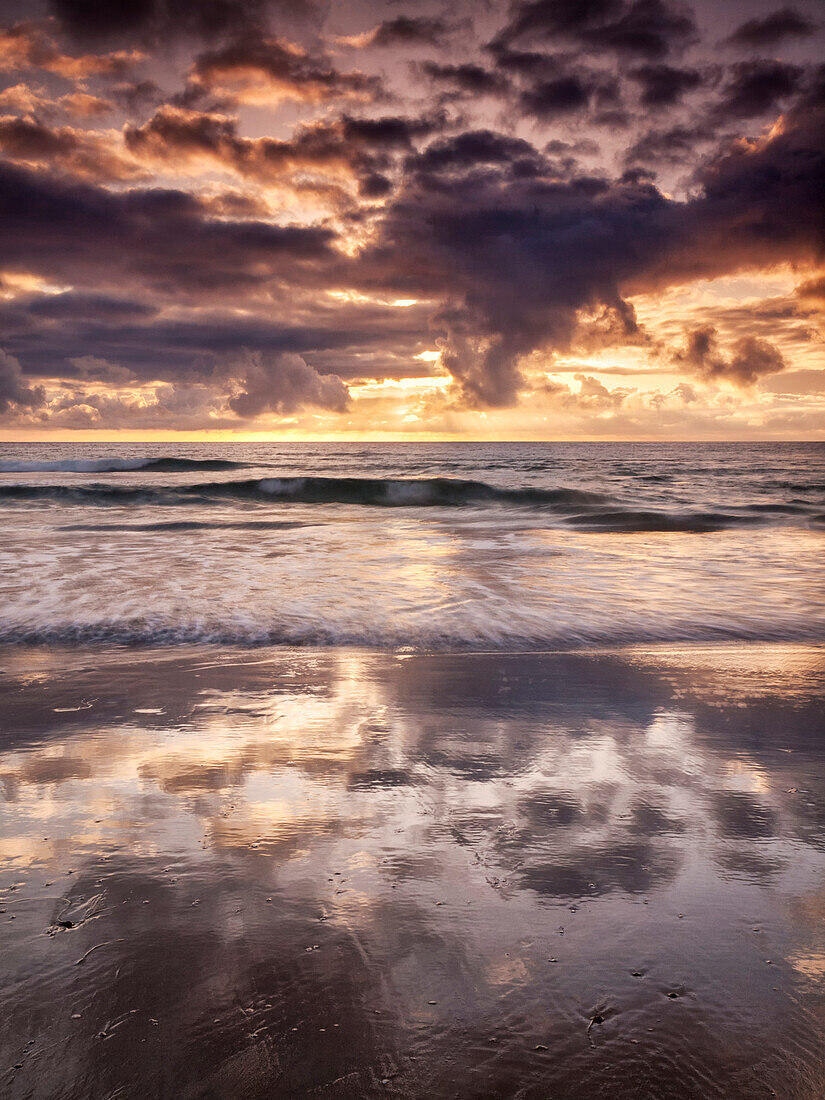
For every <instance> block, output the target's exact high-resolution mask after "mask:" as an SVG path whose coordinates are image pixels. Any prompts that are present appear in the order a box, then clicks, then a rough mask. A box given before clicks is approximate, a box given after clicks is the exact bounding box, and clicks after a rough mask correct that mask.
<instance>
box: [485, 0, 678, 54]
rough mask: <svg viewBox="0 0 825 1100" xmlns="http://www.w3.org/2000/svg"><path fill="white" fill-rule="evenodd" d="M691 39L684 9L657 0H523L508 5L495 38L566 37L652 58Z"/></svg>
mask: <svg viewBox="0 0 825 1100" xmlns="http://www.w3.org/2000/svg"><path fill="white" fill-rule="evenodd" d="M695 37H696V24H695V23H694V21H693V18H692V15H691V12H690V10H689V9H688V8H687V7H684V6H682V5H678V4H667V3H664V2H663V0H632V2H627V0H528V2H522V3H518V4H516V5H515V6H514V10H513V14H512V17H511V19H510V21H509V23H508V24H507V25H506V26H505V27H504V28H503V29H502V30H501V31H500V32H499V34H498V35H497V38H496V42H497V43H498V44H499V45H509V44H511V43H516V42H524V41H531V42H537V41H541V40H566V41H569V42H571V43H575V44H578V45H580V46H584V47H586V48H588V49H589V50H597V51H606V52H610V53H614V54H618V55H626V56H630V57H632V56H638V57H646V58H651V59H658V58H663V57H666V56H667V55H668V54H670V53H672V52H673V51H674V50H677V49H679V48H681V47H683V46H685V45H687V44H688V43H689V42H691V41H693V40H694V39H695Z"/></svg>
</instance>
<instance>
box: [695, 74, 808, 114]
mask: <svg viewBox="0 0 825 1100" xmlns="http://www.w3.org/2000/svg"><path fill="white" fill-rule="evenodd" d="M801 77H802V70H801V69H800V67H799V66H798V65H786V64H783V63H782V62H779V61H744V62H742V63H741V64H738V65H735V66H734V67H733V77H732V79H731V81H730V83H729V84H728V85H727V86H726V87H725V88H724V89H723V92H722V98H721V100H720V101H719V103H718V104H717V106H716V109H715V116H716V118H717V119H719V120H721V121H733V120H736V119H742V118H753V117H754V116H756V115H763V114H765V113H766V112H767V111H773V110H776V108H777V106H778V105H779V103H780V102H781V101H782V100H784V99H787V97H788V96H790V95H791V94H792V93H793V92H795V91H796V90H797V88H798V87H799V83H800V79H801Z"/></svg>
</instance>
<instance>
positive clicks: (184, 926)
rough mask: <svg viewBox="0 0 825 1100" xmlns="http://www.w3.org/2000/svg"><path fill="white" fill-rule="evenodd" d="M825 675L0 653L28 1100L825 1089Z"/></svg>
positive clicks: (707, 658) (635, 666) (681, 664)
mask: <svg viewBox="0 0 825 1100" xmlns="http://www.w3.org/2000/svg"><path fill="white" fill-rule="evenodd" d="M823 688H825V650H823V649H821V648H815V647H805V646H784V645H741V644H737V645H730V646H713V647H712V646H692V647H691V646H680V647H644V648H634V649H626V650H623V651H615V652H600V653H589V654H585V653H564V654H512V655H507V654H497V655H495V656H491V655H470V654H465V655H456V656H450V655H444V654H441V655H437V656H406V657H405V656H396V655H391V654H378V653H370V652H364V651H357V650H341V649H337V650H336V649H330V650H317V649H314V650H310V649H306V650H300V649H299V650H287V649H280V650H262V651H227V650H221V651H217V650H210V649H208V648H204V649H175V650H167V651H163V650H160V651H158V650H154V651H150V650H143V651H129V650H124V649H121V650H99V651H95V650H92V649H88V648H87V649H84V650H82V651H81V650H75V651H72V650H68V649H66V650H52V651H50V650H47V649H43V648H40V649H30V650H27V649H22V648H14V649H9V650H5V651H0V698H1V699H2V708H1V709H0V723H2V733H0V793H1V794H2V799H0V815H1V816H0V910H2V912H0V1010H1V1011H2V1019H3V1027H2V1029H0V1032H2V1034H0V1091H2V1094H3V1095H4V1096H6V1095H7V1096H9V1097H12V1098H22V1097H27V1098H28V1097H32V1098H41V1097H42V1098H49V1100H54V1098H58V1097H59V1098H66V1100H70V1098H72V1100H73V1098H78V1100H79V1098H88V1097H96V1098H98V1097H99V1098H105V1097H111V1098H113V1100H114V1098H115V1097H117V1098H118V1100H127V1098H131V1097H135V1098H137V1097H140V1098H146V1097H170V1098H171V1097H174V1098H178V1097H187V1098H188V1097H192V1098H210V1100H211V1098H217V1097H227V1098H230V1097H231V1098H235V1097H244V1098H248V1097H250V1098H255V1097H272V1096H278V1097H284V1096H320V1097H360V1096H367V1097H371V1096H384V1095H395V1096H409V1097H441V1096H445V1097H446V1096H450V1097H452V1096H458V1097H491V1096H494V1097H498V1096H506V1097H515V1096H518V1097H520V1098H532V1097H536V1098H538V1097H550V1096H553V1097H565V1098H567V1097H571V1098H579V1097H582V1098H583V1097H587V1098H588V1100H590V1098H592V1097H596V1096H604V1097H611V1098H624V1097H628V1098H630V1097H634V1098H639V1097H642V1098H647V1097H649V1098H656V1100H661V1098H667V1097H674V1098H682V1097H685V1098H688V1097H690V1098H694V1097H695V1098H699V1097H702V1098H706V1097H725V1098H731V1097H734V1098H735V1097H749V1098H750V1097H763V1096H764V1097H768V1096H778V1097H783V1098H788V1100H790V1098H793V1100H808V1098H810V1100H815V1098H820V1097H821V1096H822V1095H823V1087H824V1086H823V1082H825V692H824V691H823Z"/></svg>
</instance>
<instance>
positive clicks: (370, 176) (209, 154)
mask: <svg viewBox="0 0 825 1100" xmlns="http://www.w3.org/2000/svg"><path fill="white" fill-rule="evenodd" d="M439 125H440V120H439V119H438V118H437V117H435V118H419V119H408V118H402V117H400V116H392V115H385V116H379V117H377V118H358V117H353V116H350V115H342V116H341V117H339V118H338V119H335V120H334V121H329V122H317V123H314V124H312V125H308V126H304V127H297V128H296V129H295V131H294V132H293V134H292V136H291V137H290V138H288V139H276V138H268V137H263V138H242V137H240V136H239V135H238V131H237V119H235V118H229V117H227V116H225V115H215V114H206V113H198V112H192V111H182V110H179V109H176V108H173V107H163V108H161V109H160V110H159V111H158V112H157V113H156V114H155V115H154V116H153V117H152V118H151V119H149V120H148V121H147V122H146V123H145V124H144V125H143V126H140V127H130V126H127V127H126V130H125V134H124V137H125V142H126V146H127V148H128V149H129V150H130V151H131V152H132V153H133V154H134V156H135V158H136V159H138V160H139V161H141V162H147V161H149V162H154V163H156V164H157V163H159V164H167V163H168V164H173V165H179V166H180V165H182V164H183V163H186V161H187V160H191V159H192V158H196V159H200V160H201V161H203V160H208V161H210V162H212V163H213V164H214V165H215V166H216V167H219V168H225V169H229V170H231V171H233V172H236V173H238V174H239V175H241V176H245V177H248V178H252V179H258V180H261V181H264V182H267V181H268V182H274V181H281V182H291V184H292V185H293V186H295V187H296V188H297V189H298V190H301V189H303V190H304V191H306V190H307V189H311V188H312V186H313V184H312V183H311V180H310V179H308V175H307V174H308V173H309V174H312V173H324V174H329V175H330V176H331V177H332V178H333V179H338V180H339V181H340V179H341V177H342V176H349V177H352V178H353V179H355V180H357V181H358V182H359V185H360V190H361V193H362V194H364V192H365V191H366V192H367V193H371V194H373V195H376V196H381V195H384V194H386V193H387V191H388V190H390V188H391V182H390V181H389V180H387V179H385V177H384V176H383V175H381V173H383V172H386V171H388V170H390V169H391V168H392V167H393V165H394V161H393V158H394V156H395V154H397V153H399V152H406V151H409V150H411V149H412V148H413V143H414V141H415V140H417V139H419V138H421V137H423V136H425V135H427V134H430V133H432V132H433V131H434V130H436V129H438V127H439Z"/></svg>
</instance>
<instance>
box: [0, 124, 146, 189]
mask: <svg viewBox="0 0 825 1100" xmlns="http://www.w3.org/2000/svg"><path fill="white" fill-rule="evenodd" d="M0 152H2V153H3V154H5V156H6V157H7V158H9V159H10V160H19V161H23V162H25V163H27V164H42V165H46V166H48V167H51V168H60V169H62V170H65V171H66V172H68V173H70V174H71V175H72V176H74V177H79V178H81V179H88V180H134V179H137V178H140V177H141V176H143V175H145V173H144V172H143V171H142V170H141V168H140V166H139V165H136V164H134V163H133V162H132V161H130V160H129V159H128V158H127V157H125V156H123V155H122V153H121V152H119V151H118V150H117V149H116V148H113V147H112V145H111V142H110V141H109V140H108V139H107V138H106V137H105V136H104V135H101V134H98V133H96V132H95V131H89V130H83V129H76V128H73V127H71V126H59V127H50V126H48V125H46V124H45V123H42V122H39V121H37V120H36V119H34V118H31V117H26V118H15V117H11V116H0Z"/></svg>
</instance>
